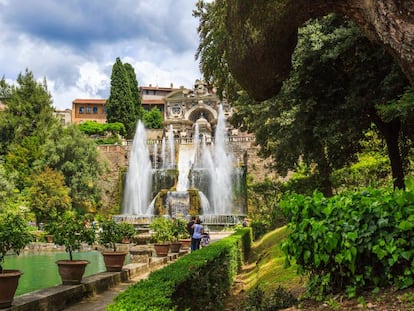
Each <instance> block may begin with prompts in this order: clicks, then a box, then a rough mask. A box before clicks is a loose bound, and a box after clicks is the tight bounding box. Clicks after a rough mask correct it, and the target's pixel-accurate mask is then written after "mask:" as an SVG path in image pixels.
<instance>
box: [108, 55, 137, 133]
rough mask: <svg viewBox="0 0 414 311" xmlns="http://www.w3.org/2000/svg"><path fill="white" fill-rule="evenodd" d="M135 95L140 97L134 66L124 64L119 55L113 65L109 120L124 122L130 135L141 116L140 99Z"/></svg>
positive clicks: (111, 121)
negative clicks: (138, 107)
mask: <svg viewBox="0 0 414 311" xmlns="http://www.w3.org/2000/svg"><path fill="white" fill-rule="evenodd" d="M131 80H133V81H131ZM135 84H136V85H135ZM134 96H138V98H139V92H138V85H137V80H136V77H135V73H134V72H133V68H132V66H131V65H129V64H128V65H124V64H123V63H122V61H121V60H120V58H119V57H118V58H117V59H116V61H115V64H114V65H113V67H112V75H111V93H110V96H109V99H108V101H107V103H106V107H107V120H108V122H110V123H115V122H121V123H123V124H124V125H125V129H126V131H127V135H128V137H132V136H133V134H134V131H135V125H136V122H137V120H138V117H139V116H140V110H139V109H137V106H138V105H139V104H138V100H139V99H136V98H134Z"/></svg>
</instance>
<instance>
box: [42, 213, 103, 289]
mask: <svg viewBox="0 0 414 311" xmlns="http://www.w3.org/2000/svg"><path fill="white" fill-rule="evenodd" d="M46 230H47V232H48V233H49V234H52V235H53V241H54V243H56V244H57V245H62V246H65V250H66V252H67V253H68V254H69V260H58V261H56V264H57V265H58V270H59V275H60V277H61V279H62V284H63V285H74V284H80V283H81V281H82V277H83V274H84V273H85V268H86V266H87V265H88V264H89V261H88V260H74V259H73V252H74V251H79V250H80V248H81V246H82V243H87V244H89V245H92V244H93V243H94V241H95V230H94V229H93V228H92V227H91V226H88V225H87V223H86V221H85V219H84V218H83V217H81V216H79V215H77V214H76V213H74V212H70V211H68V212H65V213H64V214H63V215H61V216H60V217H58V218H57V220H56V221H53V222H50V223H49V224H48V225H46Z"/></svg>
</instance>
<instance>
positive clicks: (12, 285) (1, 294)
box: [0, 270, 23, 309]
mask: <svg viewBox="0 0 414 311" xmlns="http://www.w3.org/2000/svg"><path fill="white" fill-rule="evenodd" d="M22 274H23V273H22V272H21V271H19V270H3V273H0V309H3V308H8V307H10V306H11V305H12V303H13V297H14V294H15V293H16V290H17V285H19V278H20V276H21V275H22Z"/></svg>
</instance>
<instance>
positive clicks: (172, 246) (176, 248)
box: [170, 242, 181, 253]
mask: <svg viewBox="0 0 414 311" xmlns="http://www.w3.org/2000/svg"><path fill="white" fill-rule="evenodd" d="M180 248H181V243H180V242H173V243H171V244H170V252H171V253H178V252H179V251H180Z"/></svg>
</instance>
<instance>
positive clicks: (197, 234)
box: [191, 218, 204, 252]
mask: <svg viewBox="0 0 414 311" xmlns="http://www.w3.org/2000/svg"><path fill="white" fill-rule="evenodd" d="M192 228H193V230H194V232H193V235H192V236H191V251H192V252H193V251H195V250H197V249H200V242H201V238H202V236H203V233H204V228H203V226H202V225H201V220H200V218H197V219H196V221H195V224H194V225H193V226H192Z"/></svg>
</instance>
